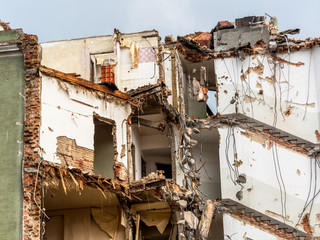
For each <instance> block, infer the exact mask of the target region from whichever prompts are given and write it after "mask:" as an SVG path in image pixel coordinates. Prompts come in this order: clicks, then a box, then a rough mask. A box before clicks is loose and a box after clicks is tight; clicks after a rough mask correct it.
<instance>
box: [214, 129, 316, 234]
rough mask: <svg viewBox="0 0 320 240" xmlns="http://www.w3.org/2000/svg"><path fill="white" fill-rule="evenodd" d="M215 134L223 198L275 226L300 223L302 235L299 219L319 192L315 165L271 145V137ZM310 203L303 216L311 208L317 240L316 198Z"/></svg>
mask: <svg viewBox="0 0 320 240" xmlns="http://www.w3.org/2000/svg"><path fill="white" fill-rule="evenodd" d="M219 134H220V139H221V143H220V174H221V188H222V189H221V191H222V198H223V199H232V200H234V201H236V202H240V203H241V204H243V205H245V206H247V207H249V208H252V209H254V210H256V211H258V212H260V213H262V214H265V215H267V216H270V217H272V218H275V219H278V220H279V221H284V219H285V223H286V224H288V225H290V226H292V227H295V226H296V224H298V223H299V225H298V226H297V228H298V229H299V230H302V231H304V230H303V226H302V225H301V224H300V223H301V220H302V218H300V215H299V214H300V213H301V212H303V211H304V206H305V204H306V202H309V201H310V199H312V198H313V197H314V195H315V194H316V192H317V191H318V188H319V186H317V185H316V184H315V178H314V176H315V171H318V170H319V169H317V170H315V168H318V166H316V163H315V159H314V158H312V157H311V158H309V156H307V155H306V154H303V153H301V152H297V151H294V150H292V149H290V148H288V147H285V146H283V145H280V144H277V145H274V142H273V140H272V139H270V138H269V137H267V136H264V135H263V134H261V133H257V132H254V133H252V132H249V131H246V130H244V129H242V128H240V127H233V128H228V127H222V128H219ZM233 139H234V140H233ZM310 179H312V180H310ZM310 185H311V192H310V193H309V187H310ZM315 188H316V189H315ZM308 194H310V196H308ZM311 203H312V204H311ZM311 203H310V204H309V205H308V206H307V208H306V209H305V211H304V213H303V216H304V215H305V214H306V213H308V212H309V211H310V208H312V211H311V214H310V217H309V219H310V222H311V226H313V227H314V229H313V230H314V235H315V236H319V234H320V231H319V228H318V227H317V226H316V224H319V218H318V217H317V210H316V209H318V208H319V207H320V199H319V198H318V197H316V198H315V199H314V201H313V202H312V201H311ZM312 205H313V207H311V206H312ZM282 216H283V217H282ZM299 220H300V222H299Z"/></svg>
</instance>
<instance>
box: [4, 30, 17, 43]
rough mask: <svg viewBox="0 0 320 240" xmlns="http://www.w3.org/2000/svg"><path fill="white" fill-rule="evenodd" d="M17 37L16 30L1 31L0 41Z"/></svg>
mask: <svg viewBox="0 0 320 240" xmlns="http://www.w3.org/2000/svg"><path fill="white" fill-rule="evenodd" d="M17 37H18V32H16V31H9V32H1V34H0V42H7V41H12V40H16V39H17Z"/></svg>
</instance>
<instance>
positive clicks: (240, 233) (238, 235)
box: [223, 213, 278, 240]
mask: <svg viewBox="0 0 320 240" xmlns="http://www.w3.org/2000/svg"><path fill="white" fill-rule="evenodd" d="M223 231H224V239H232V240H245V239H247V238H248V239H254V240H278V238H277V237H275V236H273V235H272V234H270V233H268V232H265V231H262V230H261V229H259V228H257V227H254V226H252V225H250V224H247V223H244V222H242V221H240V220H238V219H236V218H234V217H232V216H231V215H230V214H228V213H224V214H223Z"/></svg>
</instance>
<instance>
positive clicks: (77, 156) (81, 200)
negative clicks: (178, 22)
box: [0, 17, 320, 240]
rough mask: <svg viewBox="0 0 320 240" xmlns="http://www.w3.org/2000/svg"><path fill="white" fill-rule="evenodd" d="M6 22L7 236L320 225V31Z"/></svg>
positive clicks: (0, 194) (246, 234) (193, 235)
mask: <svg viewBox="0 0 320 240" xmlns="http://www.w3.org/2000/svg"><path fill="white" fill-rule="evenodd" d="M0 30H1V31H0V76H1V80H0V91H1V94H0V97H1V103H0V107H1V108H0V109H1V112H2V114H1V117H0V120H1V125H0V129H1V131H0V133H1V134H0V139H1V143H3V144H1V145H2V146H1V147H0V150H1V151H0V153H1V161H2V164H1V167H0V170H1V177H0V179H1V185H0V212H1V214H0V223H1V224H0V233H1V236H2V237H1V238H2V239H47V240H57V239H65V240H73V239H77V240H78V239H79V240H82V239H83V240H87V239H92V240H93V239H128V240H138V239H139V240H140V239H141V240H142V239H145V240H147V239H150V240H151V239H179V240H183V239H231V240H235V239H318V238H320V211H319V209H320V197H319V196H318V195H319V192H320V190H319V189H320V184H318V182H319V179H320V177H318V176H317V174H318V172H320V171H319V170H320V162H319V159H318V153H319V151H320V149H319V143H320V133H319V131H320V119H319V118H320V114H319V112H320V98H319V96H320V93H319V91H320V85H319V83H318V82H317V79H319V78H320V70H319V69H318V68H317V67H316V66H317V65H319V64H320V48H319V45H320V39H319V38H308V39H306V40H297V39H294V38H289V37H288V35H289V34H294V33H296V32H298V31H299V30H298V29H293V30H288V31H285V32H279V29H278V23H277V19H276V18H270V20H268V21H267V20H266V19H265V17H245V18H241V19H236V21H235V22H234V23H231V22H228V21H222V22H219V23H218V24H217V25H216V26H215V28H214V29H212V31H211V32H210V33H209V32H197V33H194V34H190V35H187V36H184V37H177V39H173V38H172V37H171V36H167V37H165V39H164V42H161V38H160V37H159V34H158V32H157V31H156V30H152V31H145V32H138V33H130V34H124V33H121V32H120V31H119V30H117V29H115V31H114V34H113V35H107V36H97V37H88V38H82V39H74V40H64V41H54V42H47V43H41V44H38V40H37V37H36V36H34V35H28V34H25V33H23V31H22V30H21V29H16V30H13V29H11V28H10V27H9V26H8V24H6V23H4V22H0Z"/></svg>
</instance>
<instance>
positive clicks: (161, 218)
mask: <svg viewBox="0 0 320 240" xmlns="http://www.w3.org/2000/svg"><path fill="white" fill-rule="evenodd" d="M140 217H141V220H142V221H143V222H144V223H145V224H146V225H147V226H148V227H151V226H156V227H157V229H158V231H159V232H160V233H161V234H162V233H163V232H164V230H165V229H166V227H167V225H168V223H169V221H170V217H171V209H164V210H154V211H141V212H140Z"/></svg>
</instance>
